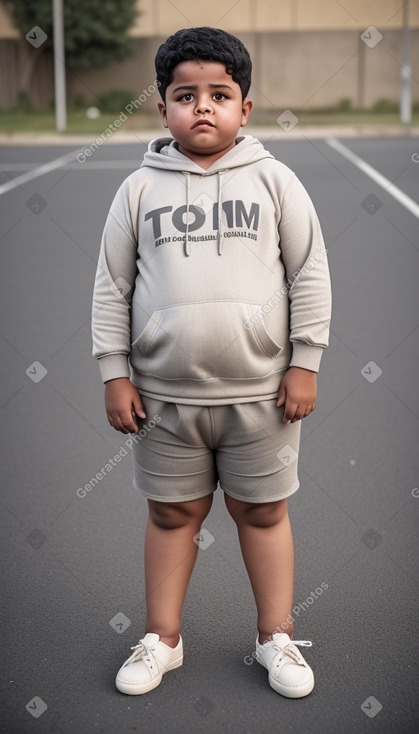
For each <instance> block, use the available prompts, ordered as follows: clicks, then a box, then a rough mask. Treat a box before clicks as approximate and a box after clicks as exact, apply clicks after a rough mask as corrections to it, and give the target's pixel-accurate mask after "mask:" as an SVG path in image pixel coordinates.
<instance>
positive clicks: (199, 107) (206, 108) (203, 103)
mask: <svg viewBox="0 0 419 734" xmlns="http://www.w3.org/2000/svg"><path fill="white" fill-rule="evenodd" d="M195 111H196V112H197V113H199V114H203V113H204V112H212V106H211V103H210V100H209V99H208V98H207V97H202V98H200V99H198V100H197V104H196V107H195Z"/></svg>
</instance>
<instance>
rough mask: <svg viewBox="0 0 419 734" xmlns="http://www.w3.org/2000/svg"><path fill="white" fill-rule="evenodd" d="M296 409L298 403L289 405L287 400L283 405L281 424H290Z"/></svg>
mask: <svg viewBox="0 0 419 734" xmlns="http://www.w3.org/2000/svg"><path fill="white" fill-rule="evenodd" d="M297 408H298V403H291V402H290V401H289V400H288V401H287V402H286V403H285V410H284V415H283V418H282V422H283V423H289V422H292V419H293V418H294V416H295V412H296V410H297Z"/></svg>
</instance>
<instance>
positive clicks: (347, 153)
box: [325, 138, 419, 219]
mask: <svg viewBox="0 0 419 734" xmlns="http://www.w3.org/2000/svg"><path fill="white" fill-rule="evenodd" d="M325 142H326V143H327V144H328V145H330V147H331V148H334V150H337V152H338V153H340V154H341V155H343V156H344V158H347V159H348V161H351V163H353V164H354V166H356V167H357V168H359V169H360V170H361V171H363V173H366V175H367V176H369V177H370V178H372V180H373V181H375V183H377V184H378V185H379V186H381V187H382V188H383V189H384V190H385V191H386V192H387V193H388V194H390V195H391V196H392V197H393V198H394V199H397V201H399V202H400V204H403V206H404V207H406V209H408V210H409V211H410V212H411V214H413V216H415V217H417V218H418V219H419V204H417V203H416V201H414V200H413V199H411V198H410V196H408V195H407V194H405V193H404V192H403V191H401V190H400V189H399V188H397V186H395V185H394V184H393V183H392V182H391V181H390V180H389V179H388V178H386V177H385V176H383V175H382V173H379V171H377V170H376V169H375V168H373V167H372V166H370V165H369V163H367V162H366V161H364V160H363V159H362V158H360V157H359V156H358V155H356V154H355V153H353V152H352V151H351V150H350V149H349V148H347V147H346V145H343V143H341V142H340V140H337V139H336V138H325Z"/></svg>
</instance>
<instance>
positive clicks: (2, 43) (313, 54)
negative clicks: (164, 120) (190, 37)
mask: <svg viewBox="0 0 419 734" xmlns="http://www.w3.org/2000/svg"><path fill="white" fill-rule="evenodd" d="M80 5H81V8H82V0H80ZM138 8H139V11H140V14H139V16H138V17H137V19H136V22H135V24H134V26H133V28H132V29H131V31H130V35H132V36H133V37H135V38H136V49H135V53H134V54H133V55H132V56H131V57H129V58H127V59H125V60H124V61H122V62H117V63H111V64H109V65H108V66H107V67H106V68H104V69H97V70H93V71H90V72H69V73H68V80H67V81H68V94H69V97H70V98H71V97H72V96H73V95H74V94H81V95H82V96H83V97H84V98H85V100H86V102H89V103H95V101H96V100H97V96H98V95H100V94H102V93H104V92H107V91H109V90H112V89H121V88H123V89H128V90H130V91H132V93H133V94H134V95H135V94H140V93H141V92H142V91H143V90H144V89H147V87H148V86H149V85H150V84H152V82H153V81H154V77H155V72H154V63H153V62H154V56H155V53H156V51H157V48H158V46H159V45H160V43H162V42H163V41H164V39H165V38H166V37H167V36H168V35H170V34H172V33H174V32H175V31H176V30H178V29H179V28H183V27H194V26H202V25H210V26H216V27H220V28H223V29H225V30H227V31H229V32H232V33H234V34H235V35H237V36H238V37H239V38H241V39H242V40H243V42H244V43H245V44H246V46H247V47H248V49H249V51H250V53H251V56H252V60H253V69H254V71H253V85H252V90H251V93H252V97H253V99H254V100H255V103H256V106H257V107H258V108H259V109H265V110H268V111H269V110H272V111H274V110H277V109H284V108H286V107H290V108H299V109H301V108H313V107H322V106H326V105H333V104H336V103H337V102H338V101H339V100H341V99H343V98H350V99H351V101H352V103H353V105H354V106H360V107H370V106H371V105H372V104H373V103H374V102H375V101H377V100H378V99H381V98H387V99H391V100H393V101H397V100H398V97H399V87H400V61H401V38H402V23H403V10H402V8H403V3H402V0H210V1H209V0H139V2H138ZM371 25H372V26H375V27H376V28H377V29H378V30H379V31H380V33H381V34H382V36H383V38H382V40H381V41H380V43H378V44H377V45H376V46H375V47H374V48H368V46H366V44H365V43H363V41H362V40H361V37H360V36H361V33H362V32H363V31H364V30H365V29H366V28H367V27H368V26H371ZM409 26H410V29H411V32H410V39H411V50H410V56H411V64H412V98H413V99H414V100H419V85H418V82H417V81H416V80H418V79H419V53H418V51H419V0H410V3H409ZM28 30H29V29H28ZM18 39H19V34H18V33H17V31H16V30H15V29H14V28H13V26H12V25H11V23H10V20H9V18H8V16H7V14H6V13H5V11H4V8H3V7H2V4H1V1H0V71H1V70H2V69H3V73H2V78H3V84H2V85H1V87H0V106H3V107H11V106H13V105H14V104H15V103H16V98H17V89H18V80H19V75H20V74H21V73H22V71H23V69H22V67H23V64H24V59H25V57H26V51H27V49H25V53H20V51H19V48H21V44H22V43H23V44H24V45H25V44H26V41H24V40H23V41H22V40H20V41H19V40H18ZM19 43H20V46H19V45H18V44H19ZM30 51H31V49H30ZM31 91H32V98H33V102H34V104H37V105H45V104H46V103H48V101H49V100H50V99H51V97H52V94H53V84H52V66H51V61H50V60H49V59H48V58H45V57H44V58H41V59H40V62H39V64H38V66H37V70H36V74H35V77H34V79H33V85H32V90H31ZM156 101H157V100H156V95H153V96H152V97H151V98H150V99H148V100H147V102H146V103H144V106H143V110H144V111H145V112H152V111H153V113H154V111H155V103H156Z"/></svg>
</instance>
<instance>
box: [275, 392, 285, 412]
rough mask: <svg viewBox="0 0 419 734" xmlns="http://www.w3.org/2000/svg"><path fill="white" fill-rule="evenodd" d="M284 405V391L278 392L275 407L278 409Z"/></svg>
mask: <svg viewBox="0 0 419 734" xmlns="http://www.w3.org/2000/svg"><path fill="white" fill-rule="evenodd" d="M284 403H285V390H280V391H279V392H278V400H277V401H276V407H277V408H280V407H281V405H283V404H284Z"/></svg>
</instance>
